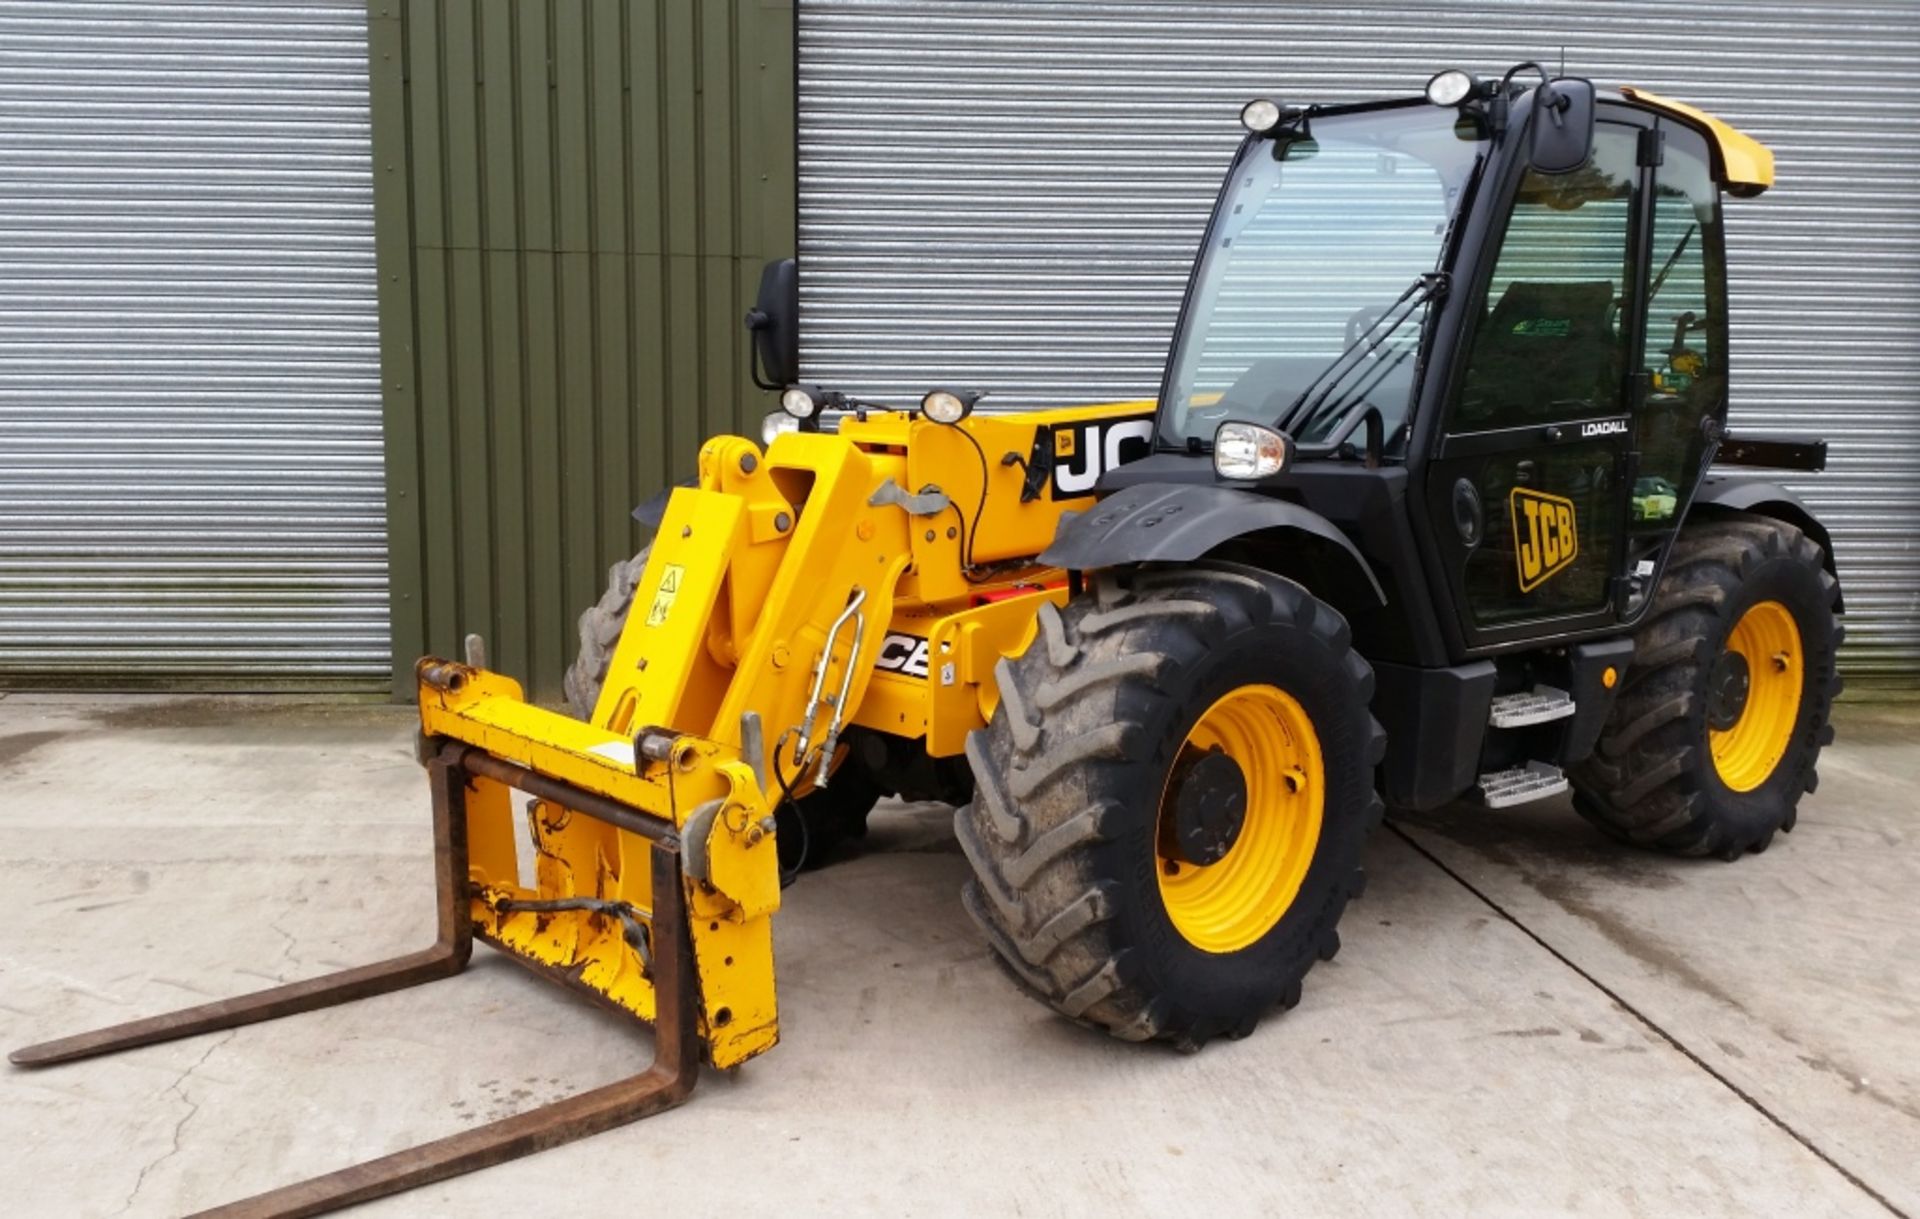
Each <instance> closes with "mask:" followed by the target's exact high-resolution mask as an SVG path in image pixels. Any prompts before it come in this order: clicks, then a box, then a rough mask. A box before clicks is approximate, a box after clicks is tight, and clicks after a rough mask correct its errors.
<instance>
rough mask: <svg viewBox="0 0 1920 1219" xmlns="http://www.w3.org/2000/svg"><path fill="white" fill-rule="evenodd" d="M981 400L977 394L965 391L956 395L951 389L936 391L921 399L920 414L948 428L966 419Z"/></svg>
mask: <svg viewBox="0 0 1920 1219" xmlns="http://www.w3.org/2000/svg"><path fill="white" fill-rule="evenodd" d="M979 400H980V395H979V394H977V393H968V392H965V391H962V392H959V393H956V392H954V391H953V390H950V389H936V390H932V391H931V392H929V393H928V394H927V396H926V397H924V398H922V399H920V413H921V414H923V415H925V416H926V417H927V418H929V419H931V420H933V421H934V422H935V423H944V424H946V425H947V426H948V427H952V426H953V425H954V424H956V423H958V422H960V421H961V420H962V419H965V418H966V417H967V416H968V415H971V414H972V413H973V404H974V403H975V402H978V401H979Z"/></svg>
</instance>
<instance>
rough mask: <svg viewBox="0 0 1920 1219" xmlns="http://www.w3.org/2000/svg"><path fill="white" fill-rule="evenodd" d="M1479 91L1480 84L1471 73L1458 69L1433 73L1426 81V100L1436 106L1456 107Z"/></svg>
mask: <svg viewBox="0 0 1920 1219" xmlns="http://www.w3.org/2000/svg"><path fill="white" fill-rule="evenodd" d="M1479 91H1480V82H1479V81H1477V80H1475V79H1474V77H1473V73H1471V72H1463V71H1461V70H1460V69H1459V68H1448V69H1447V70H1446V71H1444V72H1435V73H1434V74H1433V76H1432V78H1430V79H1429V80H1428V81H1427V100H1428V101H1430V102H1432V103H1433V104H1434V105H1436V106H1458V105H1459V104H1460V103H1461V102H1464V101H1466V100H1467V99H1468V98H1470V97H1472V96H1473V95H1474V94H1475V93H1478V92H1479Z"/></svg>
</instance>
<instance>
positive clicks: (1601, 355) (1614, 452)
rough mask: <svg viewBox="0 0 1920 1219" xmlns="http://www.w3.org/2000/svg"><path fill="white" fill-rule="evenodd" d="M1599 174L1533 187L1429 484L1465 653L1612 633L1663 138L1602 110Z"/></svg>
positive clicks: (1478, 296) (1457, 388)
mask: <svg viewBox="0 0 1920 1219" xmlns="http://www.w3.org/2000/svg"><path fill="white" fill-rule="evenodd" d="M1601 116H1602V121H1601V122H1599V123H1597V124H1596V125H1595V131H1594V146H1593V156H1592V158H1591V159H1590V160H1589V162H1588V163H1587V165H1585V166H1584V167H1582V168H1581V169H1578V170H1576V171H1574V172H1572V173H1566V174H1541V173H1537V172H1535V171H1533V170H1531V169H1528V170H1526V171H1525V172H1524V173H1523V174H1522V175H1521V177H1520V181H1519V182H1518V184H1517V186H1516V187H1515V189H1514V194H1513V197H1512V199H1511V201H1510V209H1509V211H1508V215H1507V223H1506V225H1505V228H1504V231H1503V232H1502V234H1501V236H1500V237H1499V241H1498V247H1497V253H1496V254H1495V255H1494V257H1493V260H1492V262H1493V266H1492V269H1491V271H1490V272H1488V273H1486V274H1485V275H1483V276H1482V277H1481V279H1480V282H1479V283H1477V284H1475V285H1474V287H1473V296H1472V298H1471V299H1470V303H1469V307H1470V309H1472V310H1473V313H1472V318H1473V320H1472V321H1471V322H1470V323H1469V329H1468V331H1467V333H1466V334H1465V335H1464V336H1463V340H1462V344H1461V351H1462V352H1463V353H1464V354H1463V357H1462V359H1461V361H1460V364H1461V366H1460V367H1458V368H1457V370H1456V373H1455V375H1454V376H1453V377H1452V389H1451V393H1450V395H1449V399H1448V404H1447V409H1446V416H1445V420H1444V424H1443V426H1442V428H1441V429H1440V433H1439V436H1438V438H1437V440H1436V445H1437V448H1436V450H1435V452H1434V457H1433V459H1432V461H1431V463H1430V465H1429V467H1428V476H1427V480H1426V482H1427V488H1428V490H1427V494H1428V497H1429V503H1428V509H1429V512H1430V514H1431V520H1432V521H1433V522H1434V533H1435V535H1436V537H1437V541H1438V546H1439V550H1440V554H1441V561H1442V564H1443V567H1444V570H1445V573H1446V578H1447V584H1448V586H1449V590H1450V593H1451V596H1452V597H1453V599H1454V602H1455V606H1456V609H1457V612H1458V618H1457V620H1458V621H1459V622H1460V623H1461V625H1462V628H1463V634H1464V635H1465V638H1466V643H1467V645H1468V646H1469V647H1481V646H1488V645H1494V644H1499V643H1503V642H1509V641H1513V640H1520V639H1530V638H1537V637H1539V636H1542V635H1548V634H1559V633H1564V632H1575V631H1580V630H1584V629H1587V628H1590V627H1594V626H1600V625H1604V624H1607V623H1610V622H1613V621H1614V620H1615V612H1614V607H1615V590H1616V587H1617V579H1618V577H1619V576H1620V574H1621V570H1622V567H1623V564H1624V561H1625V547H1624V544H1623V537H1622V528H1623V524H1624V522H1625V520H1626V508H1627V497H1628V491H1629V479H1630V476H1631V471H1630V470H1629V469H1628V466H1629V454H1630V451H1631V450H1632V447H1633V426H1632V420H1633V416H1634V412H1635V409H1636V403H1637V401H1638V399H1639V398H1640V397H1641V396H1643V394H1644V392H1645V389H1644V386H1645V380H1646V378H1645V374H1644V371H1643V369H1642V361H1641V359H1640V353H1641V351H1642V350H1643V345H1642V342H1641V337H1640V335H1641V329H1640V328H1641V326H1642V324H1643V323H1642V321H1641V317H1640V312H1641V311H1640V310H1638V309H1637V308H1635V307H1634V305H1633V302H1634V301H1635V300H1636V299H1637V298H1638V294H1639V289H1638V285H1639V284H1640V282H1642V279H1643V277H1644V274H1645V265H1646V258H1645V252H1644V245H1645V242H1644V238H1643V236H1642V230H1643V228H1644V227H1645V223H1644V219H1643V217H1642V206H1643V202H1644V192H1645V189H1646V174H1645V169H1644V167H1643V166H1642V165H1641V164H1640V162H1641V160H1642V159H1643V155H1642V150H1643V148H1644V147H1645V146H1646V144H1647V142H1645V141H1643V139H1642V133H1643V132H1644V131H1649V130H1650V128H1651V124H1650V123H1648V122H1642V121H1639V120H1638V119H1637V117H1636V116H1634V115H1632V114H1631V113H1630V112H1626V111H1624V110H1617V109H1614V108H1611V107H1603V108H1602V110H1601Z"/></svg>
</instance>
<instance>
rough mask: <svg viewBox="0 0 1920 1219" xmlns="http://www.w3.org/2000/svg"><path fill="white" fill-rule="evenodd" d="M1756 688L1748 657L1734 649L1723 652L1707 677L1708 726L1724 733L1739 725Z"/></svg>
mask: <svg viewBox="0 0 1920 1219" xmlns="http://www.w3.org/2000/svg"><path fill="white" fill-rule="evenodd" d="M1752 688H1753V672H1752V670H1751V669H1750V668H1749V667H1748V665H1747V658H1746V657H1745V656H1742V655H1741V654H1740V653H1738V652H1735V651H1733V650H1731V649H1729V650H1727V651H1725V652H1722V653H1721V654H1720V658H1719V659H1718V660H1716V661H1714V662H1713V668H1712V670H1710V671H1709V672H1708V674H1707V726H1708V727H1709V728H1712V729H1713V730H1714V731H1715V732H1725V731H1726V730H1727V729H1729V728H1732V727H1733V726H1734V725H1735V724H1737V723H1739V722H1740V716H1741V715H1742V714H1743V713H1745V711H1746V709H1747V694H1748V692H1749V691H1750V690H1751V689H1752Z"/></svg>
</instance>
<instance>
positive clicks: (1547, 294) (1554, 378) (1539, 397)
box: [1460, 279, 1620, 427]
mask: <svg viewBox="0 0 1920 1219" xmlns="http://www.w3.org/2000/svg"><path fill="white" fill-rule="evenodd" d="M1613 301H1614V290H1613V284H1612V283H1611V282H1610V281H1607V280H1599V281H1593V282H1585V283H1575V282H1555V281H1543V280H1525V279H1517V280H1515V281H1513V282H1512V283H1510V284H1508V285H1507V290H1506V291H1505V292H1503V293H1501V295H1500V301H1499V303H1498V304H1496V305H1495V306H1494V307H1493V312H1492V313H1490V314H1488V315H1487V319H1486V321H1484V322H1483V323H1481V326H1480V333H1479V335H1478V336H1477V337H1476V338H1475V339H1474V343H1473V358H1472V360H1471V361H1470V362H1469V365H1468V368H1467V383H1466V389H1465V391H1464V393H1463V394H1462V396H1461V401H1460V418H1461V420H1462V421H1463V422H1468V423H1477V424H1482V425H1484V426H1487V427H1513V426H1517V425H1522V424H1526V423H1531V422H1535V421H1545V420H1548V419H1564V418H1567V417H1568V416H1569V415H1578V414H1584V413H1591V412H1592V411H1594V410H1617V409H1618V407H1619V401H1620V368H1619V350H1620V342H1619V339H1618V337H1617V336H1616V335H1615V334H1614V332H1613V325H1612V313H1613ZM1556 403H1558V404H1568V403H1581V404H1584V409H1568V407H1567V406H1565V405H1562V406H1560V407H1558V408H1556V407H1555V404H1556Z"/></svg>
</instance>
